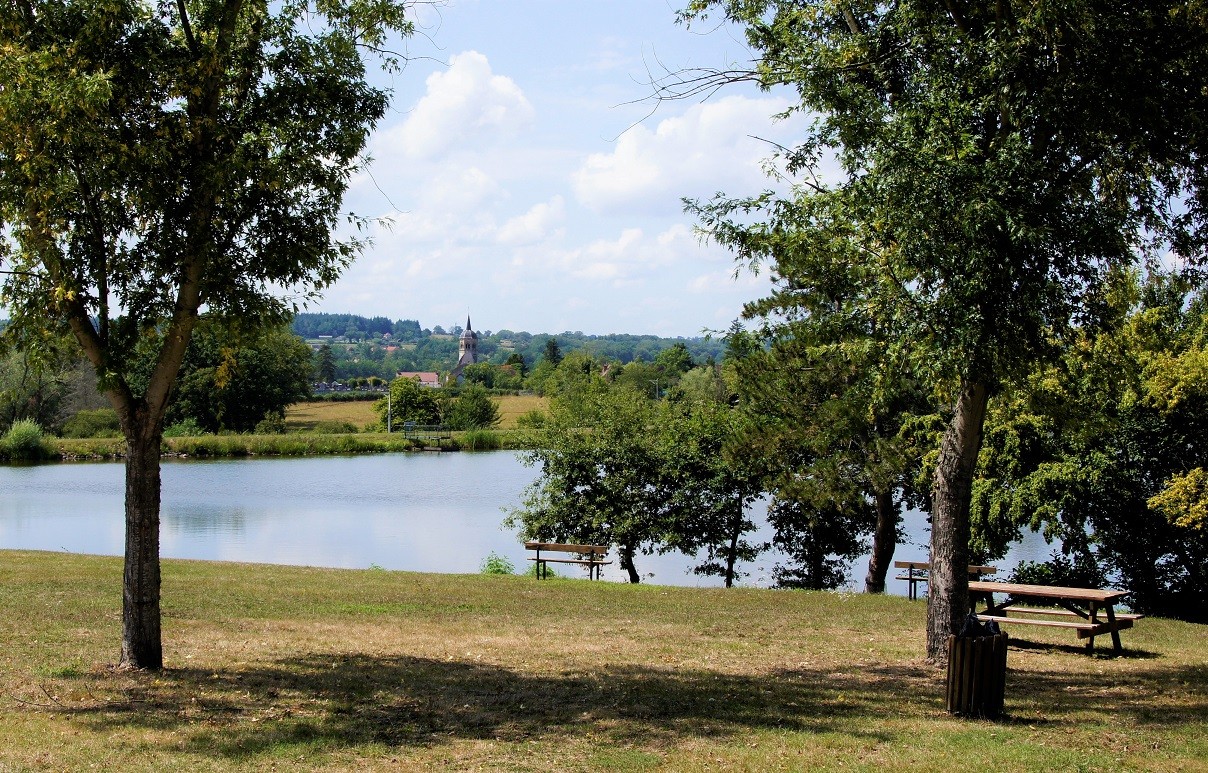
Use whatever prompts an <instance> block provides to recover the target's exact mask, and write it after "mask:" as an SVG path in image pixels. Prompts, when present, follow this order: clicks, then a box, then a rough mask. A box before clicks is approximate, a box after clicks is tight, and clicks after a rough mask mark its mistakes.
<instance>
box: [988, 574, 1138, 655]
mask: <svg viewBox="0 0 1208 773" xmlns="http://www.w3.org/2000/svg"><path fill="white" fill-rule="evenodd" d="M969 593H970V606H973V602H972V599H973V596H972V594H974V593H978V594H982V595H983V596H984V597H985V599H986V608H985V609H984V610H983V611H981V612H980V613H978V615H977V619H978V620H982V621H989V620H993V621H995V622H997V623H1023V624H1025V625H1039V626H1047V627H1050V628H1067V629H1072V630H1075V631H1077V632H1078V638H1079V639H1086V640H1087V642H1086V654H1088V655H1089V654H1091V653H1093V652H1094V651H1095V637H1096V636H1099V635H1101V634H1104V633H1110V634H1111V636H1112V648H1113V651H1114V652H1115V653H1116V654H1117V655H1119V654H1120V653H1121V651H1122V648H1121V646H1120V631H1122V630H1124V629H1125V628H1132V625H1133V621H1134V620H1138V619H1140V618H1141V617H1142V615H1138V614H1133V613H1129V612H1116V610H1115V605H1116V602H1117V601H1119V600H1120V599H1121V598H1123V597H1124V596H1126V595H1127V594H1128V591H1122V590H1114V589H1111V588H1106V589H1103V590H1100V589H1098V588H1063V587H1060V586H1055V585H1023V584H1020V583H1012V582H970V583H969ZM995 593H1005V594H1008V596H1007V598H1005V599H1004V600H1003V601H1002V603H1000V604H995V603H994V594H995ZM1021 599H1031V600H1033V601H1034V602H1036V601H1040V603H1043V602H1044V601H1049V602H1052V603H1056V604H1058V605H1060V607H1061V608H1060V609H1055V608H1051V607H1050V608H1046V607H1029V606H1020V605H1019V604H1020V600H1021ZM1009 612H1010V613H1015V614H1017V615H1035V616H1037V617H1039V618H1043V619H1037V617H1013V616H1009V615H1008V613H1009ZM1051 618H1062V619H1057V620H1054V619H1051ZM1074 618H1076V619H1074Z"/></svg>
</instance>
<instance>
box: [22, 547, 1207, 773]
mask: <svg viewBox="0 0 1208 773" xmlns="http://www.w3.org/2000/svg"><path fill="white" fill-rule="evenodd" d="M120 583H121V565H120V561H119V560H117V559H111V558H94V557H84V556H74V555H67V554H53V553H23V552H4V553H0V584H2V585H3V587H4V589H5V593H3V594H0V649H2V651H3V653H4V655H3V657H4V661H5V668H4V669H3V671H2V672H0V682H2V695H3V697H2V700H3V701H4V703H5V705H4V711H3V714H2V715H0V770H8V769H15V770H25V769H55V770H74V769H83V768H89V767H99V768H102V769H107V768H116V767H121V768H122V769H127V770H165V769H189V770H233V769H261V770H268V769H273V768H286V767H290V768H301V769H315V770H318V769H341V770H344V769H358V770H360V769H406V770H410V769H416V770H418V769H425V768H427V769H432V768H452V769H483V770H532V771H549V770H600V769H605V770H656V769H665V770H685V771H703V770H717V769H728V770H734V769H737V770H753V771H755V770H789V769H795V770H805V769H811V770H812V769H831V770H839V769H842V770H853V769H854V770H883V769H890V770H894V771H916V770H917V771H934V770H949V769H950V770H966V769H976V770H1103V771H1109V770H1110V771H1114V770H1121V769H1124V770H1130V769H1135V770H1170V771H1174V770H1204V769H1205V763H1204V761H1205V760H1208V738H1206V736H1205V733H1204V730H1205V727H1208V663H1206V657H1208V654H1206V653H1208V648H1205V641H1206V640H1208V639H1206V636H1205V629H1204V628H1203V627H1197V626H1192V625H1189V624H1185V623H1178V622H1173V621H1167V620H1158V619H1146V620H1142V621H1140V622H1139V623H1138V625H1137V627H1136V628H1134V629H1132V630H1129V631H1125V632H1124V643H1125V648H1126V655H1125V656H1124V657H1121V658H1108V657H1095V658H1087V657H1085V656H1084V655H1082V654H1081V653H1080V651H1079V649H1078V648H1077V647H1075V646H1074V640H1073V638H1072V636H1071V635H1069V634H1063V633H1061V632H1054V633H1049V632H1046V631H1043V630H1037V631H1033V630H1027V631H1024V632H1021V636H1026V640H1027V641H1026V643H1017V644H1016V645H1015V646H1013V647H1012V649H1011V651H1010V654H1009V661H1008V662H1009V673H1008V680H1007V711H1008V713H1009V715H1010V716H1009V718H1008V719H1006V720H1004V721H1001V722H996V723H989V722H976V721H965V720H959V719H954V718H951V717H948V716H947V715H946V714H945V713H944V711H943V703H942V688H943V676H942V674H940V673H938V672H937V671H935V669H934V668H932V667H931V666H929V665H928V664H926V663H925V662H923V661H922V659H921V657H920V653H921V652H922V651H923V622H924V617H925V613H926V612H925V605H924V604H923V603H921V602H910V601H908V600H906V599H903V598H900V597H869V596H862V595H855V596H852V595H841V594H832V593H805V592H785V591H766V590H756V589H735V590H723V589H716V590H714V589H708V590H703V589H689V588H671V587H660V586H638V587H633V586H626V585H618V584H611V583H588V582H586V581H581V580H554V581H546V582H541V583H538V582H537V581H535V580H531V579H527V578H521V577H476V576H452V575H421V574H411V573H402V572H385V571H372V570H370V571H337V570H320V569H305V568H293V567H267V566H248V565H234V564H212V563H201V562H181V561H167V562H165V566H164V585H163V595H164V612H165V614H164V642H165V652H166V661H167V669H166V670H165V671H164V672H163V673H161V674H141V673H122V672H115V671H113V670H111V668H110V667H109V664H111V663H112V662H114V660H115V659H116V653H117V647H118V640H119V631H120V619H119V614H118V610H119V605H120Z"/></svg>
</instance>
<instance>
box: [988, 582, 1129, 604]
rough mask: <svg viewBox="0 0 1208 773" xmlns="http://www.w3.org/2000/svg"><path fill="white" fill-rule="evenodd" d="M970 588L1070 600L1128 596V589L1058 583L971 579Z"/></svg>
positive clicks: (1109, 598)
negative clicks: (1045, 583) (1084, 586)
mask: <svg viewBox="0 0 1208 773" xmlns="http://www.w3.org/2000/svg"><path fill="white" fill-rule="evenodd" d="M969 590H971V591H975V592H977V593H1010V594H1011V595H1012V596H1039V597H1044V598H1050V599H1068V600H1070V601H1098V602H1102V603H1111V602H1114V601H1116V600H1117V599H1119V598H1121V597H1122V596H1127V595H1128V591H1123V590H1116V589H1114V588H1102V589H1100V588H1062V587H1060V586H1057V585H1023V584H1020V583H1014V582H985V581H981V580H971V581H970V582H969Z"/></svg>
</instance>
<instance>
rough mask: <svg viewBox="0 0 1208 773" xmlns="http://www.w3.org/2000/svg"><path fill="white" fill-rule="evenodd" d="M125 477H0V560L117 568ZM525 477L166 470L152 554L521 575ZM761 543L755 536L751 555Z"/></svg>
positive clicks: (8, 473) (391, 463)
mask: <svg viewBox="0 0 1208 773" xmlns="http://www.w3.org/2000/svg"><path fill="white" fill-rule="evenodd" d="M123 475H124V468H123V466H122V465H121V464H115V463H95V464H55V465H40V466H28V467H8V466H0V492H3V493H2V495H0V547H4V548H19V549H31V550H65V551H70V552H78V553H96V554H105V555H120V554H121V552H122V546H123V542H124V526H123V494H124V481H123ZM535 476H536V471H535V470H533V469H530V468H527V467H524V466H523V465H522V464H520V462H519V461H518V459H517V457H516V455H515V454H512V453H510V452H495V453H479V454H468V453H454V454H382V455H374V456H356V457H319V458H305V459H242V460H220V461H168V462H165V464H164V466H163V510H162V521H163V522H162V527H161V553H162V555H163V556H165V557H168V558H193V559H205V560H220V561H250V562H263V563H278V564H297V565H308V566H331V567H343V568H367V567H369V566H374V565H376V566H380V567H383V568H386V569H406V570H412V571H425V572H455V573H473V572H477V571H478V569H479V566H480V565H481V563H482V561H483V559H484V558H485V557H486V556H487V555H488V554H489V553H491V552H494V553H497V554H499V555H501V556H505V557H507V558H509V559H511V561H512V562H513V563H514V564H515V565H516V566H517V567H523V566H526V565H527V560H526V559H527V555H526V553H525V551H524V548H523V546H522V545H521V543H520V541H519V540H518V539H517V537H516V535H515V534H514V533H513V532H511V531H507V530H504V529H503V527H502V526H501V521H502V520H503V517H504V512H503V510H504V508H506V507H509V506H513V505H515V504H516V503H517V502H518V501H519V498H520V494H521V492H522V491H523V489H524V487H525V486H527V485H528V484H529V483H530V482H531V481H532V480H533V479H534V477H535ZM906 531H907V533H908V535H909V537H908V541H907V542H906V543H904V544H902V545H900V546H899V547H898V551H897V555H896V556H895V557H896V558H899V559H908V560H923V559H925V557H926V555H927V539H928V538H927V522H926V518H925V516H924V515H923V514H922V513H917V512H912V513H907V515H906ZM770 536H771V535H770V533H767V532H766V531H764V532H763V533H761V534H757V535H756V536H755V539H754V540H753V541H763V540H767V539H770ZM1048 553H1049V548H1048V546H1047V545H1045V543H1044V540H1043V538H1042V537H1040V536H1039V535H1029V536H1028V538H1027V539H1025V540H1024V542H1023V543H1022V544H1020V545H1017V546H1016V547H1015V548H1014V549H1013V550H1012V552H1011V553H1010V554H1009V555H1008V557H1007V560H1006V561H1003V562H999V566H1000V567H1002V568H1003V569H1004V570H1005V569H1007V568H1009V567H1011V566H1013V565H1014V564H1015V563H1017V562H1018V561H1020V560H1025V559H1026V560H1040V559H1043V558H1045V557H1047V555H1048ZM776 561H777V556H774V555H765V556H762V557H761V558H760V559H759V560H758V561H756V562H754V564H752V565H749V566H746V567H744V570H745V571H746V572H747V573H748V576H747V577H746V578H745V580H744V582H745V584H760V585H762V584H767V583H769V582H770V578H771V570H772V566H773V564H774V563H775V562H776ZM867 562H868V559H867V556H865V557H863V558H862V559H859V560H857V561H856V562H855V563H854V564H853V569H852V578H851V583H852V585H853V587H862V585H863V578H864V572H865V570H866V567H867ZM693 565H694V562H693V561H692V559H690V558H687V557H685V556H682V555H679V554H668V555H663V556H657V555H655V556H641V557H639V560H638V569H639V571H640V572H641V573H642V575H643V576H644V578H645V579H646V580H648V581H652V582H658V583H666V584H673V585H717V584H720V583H719V581H718V580H717V578H711V577H699V576H697V575H694V574H692V573H691V568H692V566H693ZM605 569H606V570H605V572H604V576H605V578H606V579H612V580H617V581H620V580H622V579H623V575H622V572H621V571H620V567H618V566H617V565H616V564H615V563H614V564H613V565H612V566H610V567H606V568H605ZM899 586H900V587H899ZM890 590H891V592H893V593H900V594H905V583H900V582H897V583H895V582H892V581H891V582H890Z"/></svg>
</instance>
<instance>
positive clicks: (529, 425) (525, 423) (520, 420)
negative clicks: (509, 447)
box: [516, 408, 546, 429]
mask: <svg viewBox="0 0 1208 773" xmlns="http://www.w3.org/2000/svg"><path fill="white" fill-rule="evenodd" d="M545 419H546V414H545V411H543V410H541V409H539V408H534V409H533V410H531V411H525V412H524V413H522V414H520V415H519V416H517V417H516V426H517V427H521V428H523V429H541V428H542V427H544V426H545Z"/></svg>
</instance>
